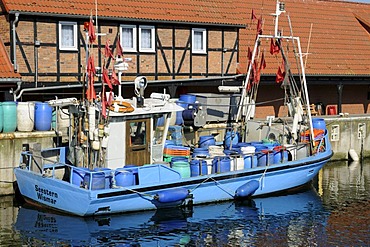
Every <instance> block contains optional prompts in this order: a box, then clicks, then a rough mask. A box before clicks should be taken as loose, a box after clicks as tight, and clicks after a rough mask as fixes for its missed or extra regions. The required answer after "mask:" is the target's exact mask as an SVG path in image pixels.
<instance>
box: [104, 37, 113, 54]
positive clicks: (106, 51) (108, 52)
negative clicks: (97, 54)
mask: <svg viewBox="0 0 370 247" xmlns="http://www.w3.org/2000/svg"><path fill="white" fill-rule="evenodd" d="M104 56H105V57H106V58H108V57H110V58H114V57H113V53H112V50H111V49H110V44H109V40H107V42H106V43H105V49H104Z"/></svg>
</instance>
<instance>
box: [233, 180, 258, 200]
mask: <svg viewBox="0 0 370 247" xmlns="http://www.w3.org/2000/svg"><path fill="white" fill-rule="evenodd" d="M259 185H260V183H259V182H258V181H257V180H251V181H248V182H247V183H245V184H243V185H242V186H240V187H239V188H238V189H237V190H236V191H235V198H245V197H248V196H251V195H253V194H254V192H256V190H257V189H258V187H259Z"/></svg>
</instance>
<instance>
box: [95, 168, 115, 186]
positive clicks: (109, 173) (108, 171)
mask: <svg viewBox="0 0 370 247" xmlns="http://www.w3.org/2000/svg"><path fill="white" fill-rule="evenodd" d="M94 171H95V172H104V174H105V188H106V189H109V188H111V187H112V178H113V176H112V169H110V168H95V169H94Z"/></svg>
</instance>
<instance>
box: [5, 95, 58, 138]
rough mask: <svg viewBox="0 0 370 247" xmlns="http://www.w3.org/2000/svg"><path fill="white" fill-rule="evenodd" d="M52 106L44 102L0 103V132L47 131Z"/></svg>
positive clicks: (49, 126) (49, 127)
mask: <svg viewBox="0 0 370 247" xmlns="http://www.w3.org/2000/svg"><path fill="white" fill-rule="evenodd" d="M52 110H53V108H52V107H51V106H50V105H49V104H48V103H44V102H14V101H6V102H2V103H0V132H3V133H11V132H15V131H22V132H31V131H33V130H36V131H48V130H50V129H51V124H52Z"/></svg>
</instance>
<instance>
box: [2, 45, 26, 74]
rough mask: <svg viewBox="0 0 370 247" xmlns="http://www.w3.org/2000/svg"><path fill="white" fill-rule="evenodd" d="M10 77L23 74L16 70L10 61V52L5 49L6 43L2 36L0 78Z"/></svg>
mask: <svg viewBox="0 0 370 247" xmlns="http://www.w3.org/2000/svg"><path fill="white" fill-rule="evenodd" d="M8 78H21V75H20V74H19V73H15V72H14V68H13V65H12V64H11V63H10V60H9V57H8V53H7V52H6V50H5V46H4V43H3V41H2V40H1V38H0V80H1V79H8Z"/></svg>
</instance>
